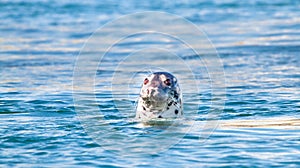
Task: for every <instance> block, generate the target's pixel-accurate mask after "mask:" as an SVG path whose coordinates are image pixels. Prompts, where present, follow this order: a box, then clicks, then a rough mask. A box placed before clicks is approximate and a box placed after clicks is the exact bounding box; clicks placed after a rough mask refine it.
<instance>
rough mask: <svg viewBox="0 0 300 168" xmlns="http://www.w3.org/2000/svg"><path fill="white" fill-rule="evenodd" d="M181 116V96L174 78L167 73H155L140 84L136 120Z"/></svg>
mask: <svg viewBox="0 0 300 168" xmlns="http://www.w3.org/2000/svg"><path fill="white" fill-rule="evenodd" d="M181 115H182V94H181V91H180V87H179V84H178V81H177V79H176V77H175V76H173V75H172V74H170V73H168V72H155V73H153V74H150V75H149V76H147V77H146V78H145V79H144V81H143V84H142V88H141V91H140V96H139V99H138V105H137V110H136V118H138V119H142V120H149V119H154V118H177V117H179V116H181Z"/></svg>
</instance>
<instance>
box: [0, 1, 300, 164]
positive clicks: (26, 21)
mask: <svg viewBox="0 0 300 168" xmlns="http://www.w3.org/2000/svg"><path fill="white" fill-rule="evenodd" d="M299 7H300V3H299V2H298V1H285V0H275V1H272V2H263V1H251V2H246V1H242V2H239V1H225V2H217V1H212V2H208V1H207V2H206V1H200V2H194V1H175V2H169V1H157V2H140V1H135V0H133V1H126V2H125V1H124V2H114V1H108V2H100V1H99V2H97V1H90V2H82V1H63V2H61V1H39V2H34V1H26V2H22V1H12V2H11V1H1V2H0V18H1V24H0V43H1V45H0V74H1V75H0V120H1V122H0V127H1V129H0V135H1V136H0V141H1V143H0V164H1V167H54V166H64V167H82V166H91V167H104V166H108V167H132V166H136V167H166V166H174V167H195V166H203V167H216V166H228V167H231V166H232V167H233V166H244V167H273V166H280V167H287V166H290V167H298V166H299V165H300V162H299V160H300V155H299V154H300V148H299V146H300V131H299V130H300V129H299V128H300V127H299V126H300V124H299V123H300V122H299V117H300V116H299V114H300V113H299V112H300V96H299V95H300V76H299V74H300V67H299V65H300V59H299V53H300V11H299ZM149 10H154V11H165V12H170V13H173V14H177V15H180V16H182V17H185V18H186V19H188V20H190V21H191V22H193V23H194V24H196V25H197V26H199V27H200V28H201V29H202V30H203V31H204V32H205V33H206V34H207V36H208V38H209V39H210V40H211V42H212V43H213V45H214V46H215V47H216V49H217V51H218V53H219V56H220V58H221V61H222V62H223V65H224V73H225V81H226V83H225V84H226V99H225V106H224V110H223V112H222V113H220V114H218V120H219V121H218V122H212V124H213V125H212V127H214V124H217V125H218V127H217V128H216V129H215V131H214V132H213V133H212V134H211V136H210V137H209V138H208V139H206V137H205V133H206V132H205V131H204V130H203V128H204V127H203V126H204V125H205V124H207V123H209V122H206V121H207V119H208V116H209V114H211V113H214V111H213V110H212V105H211V103H214V101H218V100H214V99H213V101H212V98H213V95H212V94H211V90H212V88H211V85H210V78H209V76H208V74H207V69H205V67H203V66H201V64H200V66H199V67H198V71H199V72H201V73H200V75H199V76H198V77H197V79H198V80H197V81H196V82H195V81H194V80H189V79H190V78H189V77H188V75H186V74H188V73H187V72H188V69H186V68H185V67H184V66H181V67H179V68H172V70H173V73H174V74H176V76H178V77H179V78H180V79H181V81H182V85H183V89H184V92H185V94H184V99H185V106H184V107H185V111H186V119H184V120H183V121H179V124H178V125H174V126H171V127H168V126H158V125H156V126H143V125H141V124H140V123H137V122H135V121H133V120H132V117H133V116H134V103H135V98H136V96H137V94H138V93H137V91H138V90H139V86H140V81H139V80H140V79H141V77H142V75H143V73H145V72H144V71H145V69H143V67H142V66H141V65H142V64H144V63H143V62H134V59H137V58H139V54H141V52H137V53H136V54H133V55H132V56H131V57H129V58H128V59H127V60H126V61H124V62H123V63H124V64H120V65H119V67H118V69H117V71H116V67H115V61H116V60H120V59H121V58H123V57H124V56H127V55H128V54H132V53H131V51H132V46H137V47H142V46H149V45H150V46H152V47H153V46H154V47H157V46H166V47H168V49H172V48H173V49H174V48H177V46H178V44H177V43H175V42H174V41H172V40H170V39H168V38H166V37H164V38H162V37H161V36H157V35H156V36H155V35H154V36H150V37H148V36H147V40H146V41H145V40H140V39H143V36H139V35H137V36H133V37H132V38H128V40H127V41H126V39H125V41H123V43H121V44H119V45H118V46H115V48H112V51H111V52H110V53H109V54H108V57H107V59H106V60H104V64H103V66H100V67H98V69H97V73H96V77H95V81H96V82H95V87H94V90H93V92H89V91H90V90H89V89H90V88H89V86H94V83H93V82H90V81H89V80H87V81H85V80H84V79H83V81H84V83H86V84H87V85H86V86H88V87H86V86H85V85H84V87H78V88H76V87H75V88H74V90H73V87H72V84H73V82H74V81H73V72H74V68H75V65H76V57H77V55H78V54H79V52H80V50H81V49H82V46H83V45H84V43H85V41H86V40H87V39H88V38H89V37H90V35H91V34H92V33H93V32H94V31H95V30H96V29H97V28H99V27H100V26H103V25H104V24H105V23H108V22H109V21H111V20H113V19H117V18H118V17H120V16H123V15H124V14H130V13H134V12H142V11H149ZM130 24H137V23H130ZM141 26H142V24H141ZM171 26H172V25H171V24H166V25H165V27H171ZM129 27H130V26H129ZM118 30H119V31H120V32H126V31H128V30H130V29H129V28H128V26H122V27H118ZM110 31H111V32H113V31H114V30H110ZM185 32H186V31H185ZM108 34H109V33H108ZM108 37H111V36H108ZM190 38H192V37H190ZM108 39H110V38H108ZM139 40H140V41H139ZM107 41H109V40H107ZM104 43H105V42H99V44H104ZM99 44H98V45H99ZM95 45H97V43H95ZM91 53H92V52H91ZM153 53H155V56H158V57H161V58H162V55H163V56H164V59H168V60H172V61H176V62H177V63H178V64H180V63H181V61H182V60H174V59H173V58H174V56H173V55H172V54H170V53H168V52H166V51H165V50H160V49H155V50H146V51H144V52H142V54H145V55H147V54H148V55H152V54H153ZM178 53H180V54H182V55H184V56H187V57H188V59H186V60H185V61H190V63H191V64H192V63H193V61H195V58H194V57H193V54H191V53H190V51H189V50H185V49H183V50H180V51H178ZM87 54H89V53H87ZM91 55H92V54H91ZM96 57H97V56H96ZM91 58H94V57H91ZM130 58H134V59H133V60H130ZM89 61H90V62H92V63H93V61H92V59H91V60H89ZM94 63H95V64H96V63H97V62H95V61H94ZM157 64H159V65H161V67H165V68H167V67H166V66H167V65H169V63H168V61H163V62H158V63H157ZM157 64H156V65H157ZM75 69H76V68H75ZM115 72H118V73H115ZM134 72H138V73H136V74H135V75H134V76H132V74H134ZM113 73H115V75H116V76H115V78H111V75H112V74H113ZM124 77H130V82H129V84H128V83H126V80H124ZM87 79H88V78H87ZM112 79H113V81H112ZM125 79H127V78H125ZM110 81H112V82H113V84H114V85H113V90H114V93H115V94H113V95H111V93H110V92H109V90H110V87H109V84H110ZM193 82H195V83H193ZM125 83H126V84H127V85H126V86H124V84H125ZM199 83H200V84H201V85H200V86H199V93H198V92H197V93H196V92H193V91H194V88H193V87H190V86H193V84H199ZM75 84H76V82H75ZM124 90H126V91H125V93H124V92H123V91H124ZM73 91H74V92H73ZM74 93H76V94H77V95H79V96H82V97H83V98H85V101H84V102H82V103H79V104H78V103H76V102H74V100H73V98H74V97H73V96H74ZM75 99H76V97H75ZM94 99H95V100H96V101H92V100H94ZM74 103H75V104H74ZM198 105H199V107H198ZM98 107H100V109H101V113H100V112H99V111H94V109H98ZM116 107H117V108H118V109H119V110H120V111H119V112H118V110H117V109H116ZM75 108H76V109H75ZM77 108H78V109H84V110H86V111H88V112H89V113H88V114H92V115H85V116H82V115H80V114H81V113H78V109H77ZM76 112H77V113H76ZM102 114H104V115H102ZM87 121H88V122H87ZM89 124H91V126H93V127H92V128H91V127H88V128H87V126H89ZM193 126H194V127H193ZM191 127H192V129H191V130H189V131H187V129H188V128H191ZM101 133H105V134H101ZM203 133H204V134H203ZM124 137H126V138H124ZM158 138H161V143H160V144H159V145H157V144H153V142H157V139H158ZM173 138H174V139H173ZM158 140H159V139H158ZM97 142H101V143H97ZM126 142H128V144H127V145H126V144H125V143H126ZM168 142H170V144H168ZM138 144H140V146H138ZM151 145H152V146H151ZM168 145H170V146H169V147H166V146H168ZM160 147H163V148H162V149H161V150H160ZM154 149H155V150H156V151H157V150H158V151H160V152H158V153H151V151H152V152H153V151H155V150H154ZM135 150H136V151H135ZM134 151H135V152H134Z"/></svg>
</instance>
